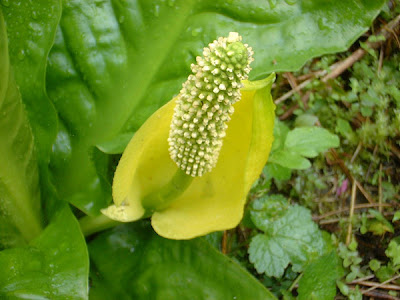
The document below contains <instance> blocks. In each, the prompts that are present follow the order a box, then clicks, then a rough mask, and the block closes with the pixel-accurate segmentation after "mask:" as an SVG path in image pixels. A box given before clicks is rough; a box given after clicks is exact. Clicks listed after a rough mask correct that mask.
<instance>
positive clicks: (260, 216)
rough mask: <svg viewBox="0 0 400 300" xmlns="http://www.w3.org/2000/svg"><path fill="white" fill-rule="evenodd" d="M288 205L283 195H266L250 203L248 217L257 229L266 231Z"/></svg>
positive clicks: (283, 212)
mask: <svg viewBox="0 0 400 300" xmlns="http://www.w3.org/2000/svg"><path fill="white" fill-rule="evenodd" d="M288 206H289V201H288V200H287V199H286V198H285V197H284V196H283V195H280V194H278V195H266V196H264V197H262V198H258V199H256V200H254V201H253V202H252V203H251V208H250V217H251V220H252V222H253V224H254V225H255V226H257V228H258V229H260V230H263V231H268V229H269V225H270V223H271V222H274V221H275V220H276V219H279V218H280V217H282V216H283V215H284V214H285V213H286V210H287V209H288Z"/></svg>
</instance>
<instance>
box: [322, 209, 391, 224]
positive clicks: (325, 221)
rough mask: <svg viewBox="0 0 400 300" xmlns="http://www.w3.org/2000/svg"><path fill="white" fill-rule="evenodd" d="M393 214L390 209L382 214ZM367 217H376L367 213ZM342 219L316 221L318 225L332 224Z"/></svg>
mask: <svg viewBox="0 0 400 300" xmlns="http://www.w3.org/2000/svg"><path fill="white" fill-rule="evenodd" d="M394 214H395V212H393V211H391V212H385V213H383V214H382V215H383V216H384V217H385V218H386V217H393V216H394ZM367 218H368V219H374V218H376V216H375V215H367ZM341 220H342V218H336V219H329V220H321V221H319V222H318V224H319V225H328V224H334V223H338V222H340V221H341Z"/></svg>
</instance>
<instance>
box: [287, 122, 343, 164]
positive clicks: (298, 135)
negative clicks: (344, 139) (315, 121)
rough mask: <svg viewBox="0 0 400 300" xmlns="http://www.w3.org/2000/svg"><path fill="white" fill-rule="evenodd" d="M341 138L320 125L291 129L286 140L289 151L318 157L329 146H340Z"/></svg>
mask: <svg viewBox="0 0 400 300" xmlns="http://www.w3.org/2000/svg"><path fill="white" fill-rule="evenodd" d="M339 144H340V143H339V138H338V137H337V136H336V135H334V134H332V133H330V132H329V131H328V130H326V129H324V128H320V127H302V128H295V129H293V130H291V131H290V132H289V133H288V135H287V137H286V140H285V148H286V149H287V150H288V151H291V152H294V153H297V154H299V155H302V156H305V157H316V156H317V155H318V154H319V153H321V152H324V151H326V150H327V149H329V148H335V147H339Z"/></svg>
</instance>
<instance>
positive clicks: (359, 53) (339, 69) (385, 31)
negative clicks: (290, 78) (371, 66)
mask: <svg viewBox="0 0 400 300" xmlns="http://www.w3.org/2000/svg"><path fill="white" fill-rule="evenodd" d="M399 31H400V15H398V16H397V17H396V18H394V19H393V20H392V21H391V22H390V23H389V24H386V25H385V26H383V27H382V28H381V29H380V30H379V31H378V33H377V34H375V36H382V35H383V36H384V37H385V39H388V38H390V37H391V36H393V37H394V38H395V39H396V42H397V43H399V40H398V38H397V34H398V32H399ZM384 42H385V41H377V42H367V43H366V46H367V47H369V48H372V49H377V48H379V47H381V46H382V45H383V44H384ZM365 54H366V51H365V50H364V49H362V48H359V49H357V50H356V51H355V52H353V53H352V54H351V55H350V56H349V57H347V58H346V59H344V60H343V61H341V62H339V63H335V64H333V65H332V66H331V68H330V69H331V71H330V72H329V73H328V72H327V71H325V70H322V71H319V72H315V73H314V76H313V77H311V78H309V79H307V80H305V81H303V82H302V83H300V84H299V85H298V86H297V87H295V88H294V89H292V90H290V91H289V92H287V93H286V94H284V95H282V96H281V97H279V98H278V99H276V100H275V104H279V103H281V102H283V101H285V100H286V99H289V98H290V97H291V96H292V95H293V94H295V93H296V92H299V91H300V90H302V89H303V88H304V87H305V86H306V85H307V84H309V83H310V82H311V81H312V80H313V79H314V78H318V77H322V76H324V77H323V78H322V82H327V81H328V80H330V79H334V78H336V77H338V76H339V75H340V74H342V73H343V72H344V71H346V70H347V69H348V68H350V67H351V66H352V65H353V64H354V63H355V62H356V61H358V60H360V59H361V58H362V57H363V56H364V55H365Z"/></svg>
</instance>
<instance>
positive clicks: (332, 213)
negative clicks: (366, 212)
mask: <svg viewBox="0 0 400 300" xmlns="http://www.w3.org/2000/svg"><path fill="white" fill-rule="evenodd" d="M381 206H382V207H392V205H390V204H387V203H382V204H381ZM372 207H379V203H363V204H356V205H354V210H359V209H364V208H372ZM349 210H350V207H346V208H342V209H338V210H335V211H330V212H327V213H325V214H323V215H320V216H315V217H313V220H314V221H319V220H323V219H325V218H327V217H330V216H334V215H338V214H341V213H345V212H348V211H349Z"/></svg>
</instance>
